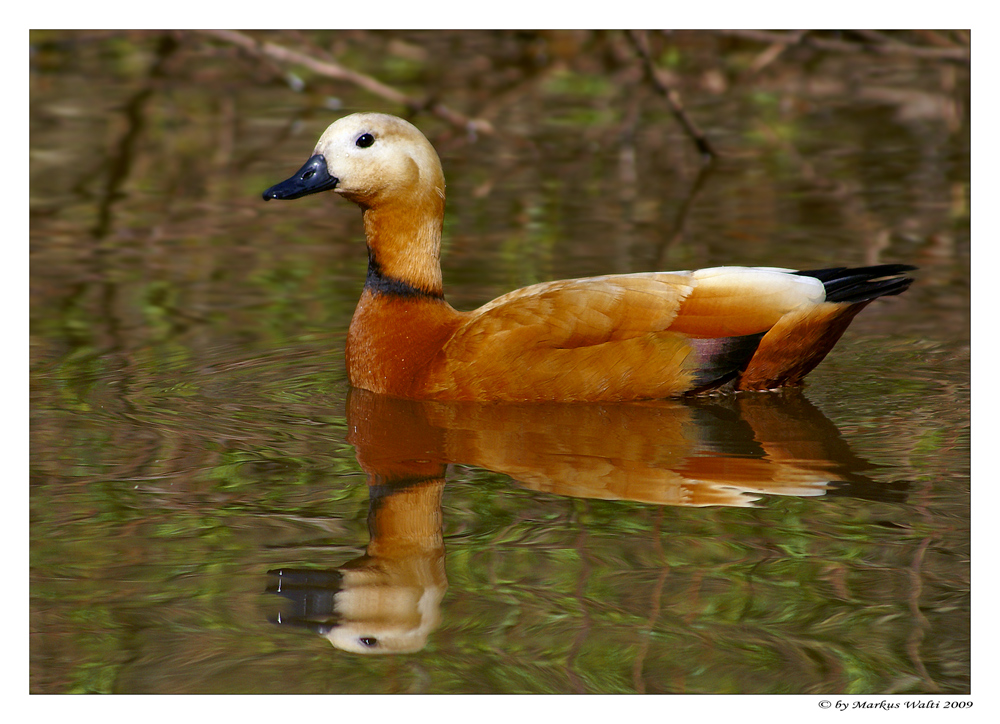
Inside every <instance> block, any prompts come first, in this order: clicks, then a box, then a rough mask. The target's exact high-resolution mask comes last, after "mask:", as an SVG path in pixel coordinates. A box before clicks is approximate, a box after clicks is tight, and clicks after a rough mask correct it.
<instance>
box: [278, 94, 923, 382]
mask: <svg viewBox="0 0 1000 724" xmlns="http://www.w3.org/2000/svg"><path fill="white" fill-rule="evenodd" d="M324 190H333V191H334V192H335V193H339V194H341V195H342V196H344V197H345V198H347V199H350V200H351V201H354V202H355V203H357V204H358V205H359V206H361V208H362V209H363V212H364V222H365V236H366V240H367V244H368V256H369V267H368V279H367V281H366V283H365V289H364V292H363V293H362V295H361V301H360V302H359V304H358V308H357V310H356V312H355V314H354V318H353V319H352V321H351V326H350V330H349V332H348V337H347V350H346V360H347V371H348V376H349V379H350V381H351V384H352V385H354V386H355V387H361V388H363V389H367V390H371V391H373V392H378V393H382V394H389V395H394V396H397V397H407V398H415V399H442V400H448V399H450V400H528V401H535V400H537V401H541V400H565V401H570V400H574V401H602V400H608V401H611V400H636V399H653V398H661V397H669V396H674V395H680V394H685V393H691V392H699V391H704V390H710V389H715V388H718V387H720V386H722V385H726V384H732V385H734V386H735V388H736V389H741V390H751V389H772V388H776V387H782V386H785V385H790V384H798V383H799V382H801V380H802V377H803V376H804V375H805V374H806V373H808V372H809V371H810V370H811V369H812V368H813V367H815V366H816V364H818V363H819V361H820V360H822V359H823V357H824V356H825V355H826V354H827V352H829V350H830V349H831V348H832V347H833V345H834V344H835V343H836V341H837V339H839V337H840V335H841V334H842V333H843V331H844V330H845V329H846V328H847V326H848V324H849V323H850V321H851V319H852V318H853V317H854V315H855V314H857V312H858V311H860V310H861V309H862V308H863V307H864V306H865V305H866V304H868V302H870V301H871V300H872V299H875V298H876V297H879V296H885V295H890V294H899V293H900V292H902V291H903V290H905V289H906V288H907V286H909V284H910V281H911V280H910V279H908V278H906V277H904V276H901V274H902V273H903V272H905V271H907V270H909V269H911V268H912V267H908V266H903V265H883V266H877V267H867V268H863V269H832V270H819V271H815V272H794V271H792V270H787V269H761V268H745V267H719V268H714V269H702V270H699V271H694V272H652V273H645V274H626V275H615V276H605V277H593V278H589V279H575V280H567V281H557V282H547V283H543V284H536V285H533V286H530V287H525V288H524V289H519V290H516V291H513V292H510V293H509V294H505V295H503V296H501V297H499V298H498V299H495V300H494V301H492V302H490V303H488V304H486V305H484V306H483V307H481V308H479V309H477V310H474V311H471V312H459V311H456V310H455V309H453V308H452V307H451V306H450V305H449V304H448V303H447V302H446V301H445V300H444V293H443V284H442V275H441V265H440V245H441V229H442V223H443V219H444V198H445V195H444V175H443V173H442V171H441V164H440V161H439V160H438V157H437V154H436V153H435V152H434V149H433V147H431V145H430V143H429V142H428V141H427V139H426V138H425V137H424V136H423V134H421V133H420V131H418V130H417V129H416V128H414V127H413V126H412V125H410V124H409V123H407V122H406V121H403V120H401V119H399V118H395V117H393V116H386V115H382V114H371V113H362V114H355V115H352V116H347V117H346V118H342V119H341V120H339V121H337V122H335V123H334V124H332V125H331V126H330V127H329V128H328V129H327V130H326V132H325V133H324V134H323V136H322V137H321V138H320V140H319V142H318V143H317V145H316V149H315V151H314V154H313V156H312V158H310V159H309V161H308V162H307V163H306V165H305V166H303V168H302V169H301V170H300V171H299V172H298V173H297V174H296V175H295V176H293V177H292V178H290V179H288V180H287V181H285V182H283V183H281V184H278V185H277V186H274V187H272V188H271V189H268V190H267V191H266V192H265V193H264V198H265V199H270V198H298V197H300V196H304V195H307V194H310V193H316V192H318V191H324Z"/></svg>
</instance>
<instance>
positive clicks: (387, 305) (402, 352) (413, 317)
mask: <svg viewBox="0 0 1000 724" xmlns="http://www.w3.org/2000/svg"><path fill="white" fill-rule="evenodd" d="M461 318H462V315H461V314H460V313H459V312H456V311H455V310H454V309H453V308H452V307H451V306H450V305H448V304H447V302H445V301H444V300H443V299H434V298H411V297H400V296H394V295H391V294H381V293H373V292H372V291H370V290H368V289H366V290H365V291H364V293H363V294H362V296H361V300H360V301H359V302H358V306H357V309H355V311H354V317H353V318H352V320H351V326H350V329H349V330H348V333H347V347H346V352H345V357H346V361H347V374H348V378H349V380H350V382H351V385H353V386H354V387H361V388H364V389H366V390H371V391H373V392H378V393H382V394H388V395H395V396H399V397H412V396H414V395H418V394H419V393H420V390H421V388H422V386H423V384H424V382H425V380H426V379H427V377H428V375H429V373H430V372H431V371H432V370H433V369H434V368H435V366H436V365H437V364H438V362H439V360H438V358H439V357H440V354H441V350H442V348H443V346H444V344H445V342H447V340H448V339H449V337H450V336H451V334H452V333H453V332H454V330H455V329H456V328H457V327H458V325H459V324H460V322H461Z"/></svg>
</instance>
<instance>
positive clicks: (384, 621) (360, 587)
mask: <svg viewBox="0 0 1000 724" xmlns="http://www.w3.org/2000/svg"><path fill="white" fill-rule="evenodd" d="M443 488H444V481H443V480H432V481H423V482H417V483H415V484H413V485H409V486H377V487H371V488H370V490H371V508H370V511H369V516H368V527H369V531H370V533H371V541H370V542H369V544H368V550H367V553H366V554H365V555H364V556H361V557H360V558H357V559H355V560H353V561H350V562H349V563H346V564H345V565H344V566H342V567H340V568H339V569H336V570H332V571H323V570H302V569H279V570H275V571H270V572H269V573H270V574H271V575H272V576H275V577H276V580H275V581H274V583H272V585H271V586H270V587H269V588H268V591H269V592H271V593H277V594H279V595H281V596H283V597H284V598H286V599H288V600H289V601H291V602H292V606H291V610H289V611H286V612H284V613H282V614H280V615H279V616H278V617H277V619H276V622H278V623H282V624H291V625H298V626H305V627H307V628H309V629H311V630H313V631H316V632H317V633H319V634H321V635H322V636H324V637H326V638H327V639H328V640H329V641H330V643H332V644H333V645H334V646H336V647H337V648H338V649H342V650H344V651H351V652H353V653H357V654H403V653H412V652H414V651H419V650H420V649H422V648H423V647H424V646H425V645H426V644H427V636H428V635H429V634H430V632H431V631H433V630H434V629H435V628H436V627H437V625H438V623H439V622H440V618H441V614H440V605H441V599H442V598H443V597H444V593H445V590H446V589H447V587H448V581H447V579H446V578H445V572H444V542H443V539H442V535H441V491H442V490H443Z"/></svg>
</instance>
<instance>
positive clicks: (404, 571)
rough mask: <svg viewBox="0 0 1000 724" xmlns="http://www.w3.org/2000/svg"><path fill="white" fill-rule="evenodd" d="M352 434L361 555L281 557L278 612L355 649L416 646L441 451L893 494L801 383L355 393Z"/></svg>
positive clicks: (502, 469) (612, 476) (440, 556)
mask: <svg viewBox="0 0 1000 724" xmlns="http://www.w3.org/2000/svg"><path fill="white" fill-rule="evenodd" d="M347 421H348V427H349V429H350V434H349V436H348V440H349V441H350V442H351V443H352V444H353V445H354V446H355V449H356V451H357V458H358V462H359V463H360V465H361V467H362V469H363V470H364V471H365V473H366V474H367V476H368V486H369V494H370V509H369V515H368V529H369V533H370V536H371V539H370V542H369V544H368V548H367V551H366V553H365V555H364V556H362V557H360V558H358V559H356V560H353V561H350V562H349V563H346V564H345V565H343V566H341V567H340V568H338V569H335V570H331V571H319V570H301V569H287V568H286V569H280V570H275V571H271V572H270V573H271V575H273V576H275V580H274V582H273V584H272V585H271V586H270V587H269V588H268V591H270V592H272V593H277V594H279V595H281V596H283V597H285V598H287V599H288V600H289V601H290V602H291V606H290V610H288V611H286V612H284V613H283V614H282V615H281V616H280V617H279V619H278V621H279V622H280V623H286V624H294V625H304V626H308V627H310V628H312V629H314V630H316V631H317V632H319V633H320V634H322V635H323V636H325V637H326V638H328V639H329V640H330V642H331V643H333V645H334V646H336V647H337V648H340V649H344V650H346V651H353V652H356V653H407V652H413V651H418V650H420V649H421V648H423V646H424V645H425V644H426V642H427V637H428V635H429V633H430V632H431V631H432V630H433V629H434V628H435V627H436V626H437V624H438V622H439V620H440V602H441V599H442V598H443V596H444V593H445V590H446V589H447V586H448V582H447V578H446V576H445V566H444V541H443V536H442V516H441V496H442V493H443V490H444V485H445V472H446V469H447V466H448V465H449V464H450V463H459V464H463V465H474V466H477V467H480V468H485V469H488V470H492V471H495V472H499V473H504V474H506V475H509V476H510V477H511V478H513V479H514V480H515V481H517V483H519V484H521V485H524V486H526V487H528V488H530V489H532V490H538V491H542V492H546V493H552V494H556V495H565V496H572V497H579V498H595V499H602V500H631V501H637V502H643V503H652V504H656V505H681V506H709V505H724V506H748V505H752V504H753V502H754V501H755V500H757V499H759V498H760V497H761V496H762V495H795V496H820V495H831V494H834V495H850V496H852V497H862V498H869V499H882V500H895V499H901V498H902V497H903V495H904V494H905V487H906V486H905V484H904V483H896V484H883V483H876V482H874V481H872V480H871V479H870V478H868V477H866V476H865V474H864V473H865V471H868V470H870V469H872V468H873V467H874V466H873V465H871V464H870V463H867V462H866V461H864V460H862V459H861V458H859V457H857V456H856V455H854V454H853V453H852V452H851V450H850V449H849V447H848V446H847V444H846V443H845V442H844V440H843V439H842V438H841V437H840V434H839V432H838V431H837V429H836V427H835V426H834V425H833V423H831V422H830V421H829V420H828V419H827V418H826V417H824V416H823V414H822V413H821V412H820V411H819V410H818V409H816V408H815V407H814V406H813V405H812V404H811V403H810V402H809V401H808V400H807V399H806V398H805V397H804V396H803V395H802V394H801V392H799V391H798V390H788V391H785V392H782V393H776V394H766V395H764V394H747V395H735V396H727V397H720V398H698V399H690V400H662V401H656V402H645V403H630V404H551V405H545V404H523V405H518V404H482V403H447V402H425V401H412V400H400V399H395V398H390V397H384V396H381V395H376V394H374V393H371V392H367V391H364V390H357V389H355V390H352V391H351V394H350V397H349V398H348V405H347Z"/></svg>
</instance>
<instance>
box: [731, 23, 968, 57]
mask: <svg viewBox="0 0 1000 724" xmlns="http://www.w3.org/2000/svg"><path fill="white" fill-rule="evenodd" d="M712 32H714V33H717V34H719V35H726V36H728V37H733V38H741V39H743V40H751V41H753V42H756V43H783V44H785V45H789V46H792V45H800V46H804V47H810V48H814V49H816V50H826V51H830V52H837V53H876V54H878V55H908V56H912V57H915V58H923V59H926V60H947V61H952V62H958V63H968V62H969V60H970V53H969V48H968V47H945V48H942V47H938V46H935V47H928V46H923V45H910V44H908V43H903V42H900V41H898V40H896V39H895V38H893V37H891V36H886V35H883V34H881V33H874V31H869V32H867V33H861V32H858V31H855V33H856V34H857V35H858V37H864V40H863V41H862V42H851V41H849V40H839V39H837V38H825V37H821V36H818V35H816V34H815V33H813V32H810V33H803V32H802V31H801V30H793V31H788V32H781V31H773V30H715V31H712Z"/></svg>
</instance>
